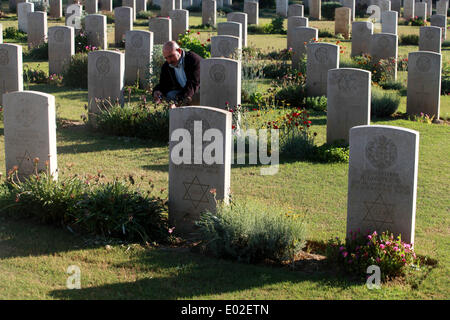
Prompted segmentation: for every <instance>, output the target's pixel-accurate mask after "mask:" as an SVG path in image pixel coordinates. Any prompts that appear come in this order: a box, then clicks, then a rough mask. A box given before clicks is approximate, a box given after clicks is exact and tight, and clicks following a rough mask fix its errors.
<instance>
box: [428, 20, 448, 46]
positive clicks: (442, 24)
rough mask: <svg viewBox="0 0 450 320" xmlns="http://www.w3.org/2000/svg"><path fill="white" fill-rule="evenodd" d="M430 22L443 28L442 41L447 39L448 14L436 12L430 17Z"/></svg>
mask: <svg viewBox="0 0 450 320" xmlns="http://www.w3.org/2000/svg"><path fill="white" fill-rule="evenodd" d="M430 24H431V25H432V26H434V27H439V28H441V29H442V42H443V41H444V40H445V39H447V16H445V15H443V14H434V15H432V16H431V18H430Z"/></svg>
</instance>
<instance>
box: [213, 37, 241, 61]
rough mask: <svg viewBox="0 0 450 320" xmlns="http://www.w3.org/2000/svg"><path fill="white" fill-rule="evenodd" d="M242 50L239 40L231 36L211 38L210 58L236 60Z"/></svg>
mask: <svg viewBox="0 0 450 320" xmlns="http://www.w3.org/2000/svg"><path fill="white" fill-rule="evenodd" d="M241 49H242V43H241V39H240V38H239V37H233V36H213V37H211V57H213V58H215V57H223V58H230V59H238V58H239V57H240V53H241Z"/></svg>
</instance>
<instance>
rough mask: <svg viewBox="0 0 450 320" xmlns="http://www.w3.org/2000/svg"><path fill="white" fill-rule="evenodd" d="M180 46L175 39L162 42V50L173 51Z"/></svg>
mask: <svg viewBox="0 0 450 320" xmlns="http://www.w3.org/2000/svg"><path fill="white" fill-rule="evenodd" d="M179 48H180V46H179V45H178V43H176V42H175V41H167V42H166V43H164V46H163V51H173V50H177V49H179Z"/></svg>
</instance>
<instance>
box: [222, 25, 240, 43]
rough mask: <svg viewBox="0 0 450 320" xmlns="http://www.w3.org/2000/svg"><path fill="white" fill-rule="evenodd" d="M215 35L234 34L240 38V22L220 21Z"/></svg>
mask: <svg viewBox="0 0 450 320" xmlns="http://www.w3.org/2000/svg"><path fill="white" fill-rule="evenodd" d="M217 35H219V36H234V37H239V38H240V39H242V24H240V23H239V22H221V23H218V24H217Z"/></svg>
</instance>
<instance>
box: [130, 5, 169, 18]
mask: <svg viewBox="0 0 450 320" xmlns="http://www.w3.org/2000/svg"><path fill="white" fill-rule="evenodd" d="M165 1H168V0H165ZM122 7H130V8H133V21H136V0H122ZM161 11H162V8H161ZM161 15H162V13H161ZM167 15H169V14H167Z"/></svg>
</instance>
